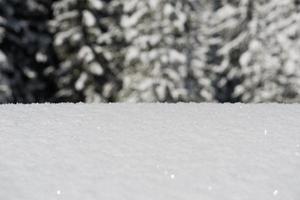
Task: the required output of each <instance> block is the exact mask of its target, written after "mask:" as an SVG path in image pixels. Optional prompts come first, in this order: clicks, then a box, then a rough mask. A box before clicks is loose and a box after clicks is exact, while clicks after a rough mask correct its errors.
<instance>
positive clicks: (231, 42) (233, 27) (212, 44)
mask: <svg viewBox="0 0 300 200" xmlns="http://www.w3.org/2000/svg"><path fill="white" fill-rule="evenodd" d="M211 3H212V9H213V12H212V13H211V16H210V18H209V20H208V21H209V25H208V31H207V32H206V38H207V40H208V46H209V49H208V51H207V54H206V56H207V58H206V59H207V67H208V68H209V71H210V73H211V74H212V77H213V78H212V81H213V85H214V90H215V98H216V100H217V101H219V102H227V101H230V102H236V101H239V99H238V98H236V97H235V96H234V91H235V88H236V87H237V86H238V85H239V84H240V82H241V66H240V63H239V60H240V57H241V55H242V54H243V52H245V51H246V50H247V46H248V43H249V41H250V40H251V34H250V31H249V26H250V22H251V20H252V12H253V5H252V4H253V1H251V0H241V1H236V0H214V1H212V2H211Z"/></svg>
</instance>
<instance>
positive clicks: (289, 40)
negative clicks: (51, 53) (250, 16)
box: [235, 0, 300, 102]
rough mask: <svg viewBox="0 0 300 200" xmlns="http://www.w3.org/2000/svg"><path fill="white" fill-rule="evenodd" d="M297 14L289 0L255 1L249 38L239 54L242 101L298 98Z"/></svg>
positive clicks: (299, 28)
mask: <svg viewBox="0 0 300 200" xmlns="http://www.w3.org/2000/svg"><path fill="white" fill-rule="evenodd" d="M299 22H300V14H299V5H298V4H297V2H296V1H293V0H284V1H276V0H273V1H265V0H261V1H257V2H256V3H255V15H254V20H253V25H252V29H253V30H252V32H253V40H252V41H251V42H250V43H249V47H248V50H247V51H246V52H245V53H244V54H243V55H242V56H241V59H240V63H241V66H242V74H243V81H242V83H241V84H240V85H239V87H237V88H236V91H235V94H236V95H240V97H241V100H242V101H244V102H299V101H300V82H299V78H300V68H299V65H300V58H299V55H298V54H299V52H300V42H299V41H300V26H299V24H300V23H299Z"/></svg>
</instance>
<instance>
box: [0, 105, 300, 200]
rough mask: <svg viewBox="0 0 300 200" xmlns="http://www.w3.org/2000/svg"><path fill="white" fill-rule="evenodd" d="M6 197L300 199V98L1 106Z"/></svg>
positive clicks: (0, 173) (0, 166)
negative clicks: (298, 101) (293, 101)
mask: <svg viewBox="0 0 300 200" xmlns="http://www.w3.org/2000/svg"><path fill="white" fill-rule="evenodd" d="M0 116H1V118H0V199H3V200H20V199H22V200H53V199H60V200H61V199H65V200H94V199H95V200H96V199H105V200H113V199H116V200H121V199H128V200H146V199H149V200H150V199H152V200H160V199H162V200H173V199H186V200H196V199H197V200H248V199H249V200H250V199H251V200H253V199H255V200H268V199H282V200H299V199H300V123H299V119H300V106H299V105H276V104H268V105H242V104H236V105H229V104H228V105H226V104H225V105H216V104H172V105H171V104H138V105H135V104H102V105H92V104H91V105H84V104H77V105H74V104H60V105H27V106H25V105H2V106H0Z"/></svg>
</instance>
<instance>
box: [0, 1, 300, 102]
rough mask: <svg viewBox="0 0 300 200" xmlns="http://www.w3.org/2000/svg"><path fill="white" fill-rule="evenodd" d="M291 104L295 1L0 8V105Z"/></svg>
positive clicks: (298, 26) (297, 61)
mask: <svg viewBox="0 0 300 200" xmlns="http://www.w3.org/2000/svg"><path fill="white" fill-rule="evenodd" d="M33 102H39V103H42V102H246V103H248V102H285V103H293V102H300V0H0V103H33Z"/></svg>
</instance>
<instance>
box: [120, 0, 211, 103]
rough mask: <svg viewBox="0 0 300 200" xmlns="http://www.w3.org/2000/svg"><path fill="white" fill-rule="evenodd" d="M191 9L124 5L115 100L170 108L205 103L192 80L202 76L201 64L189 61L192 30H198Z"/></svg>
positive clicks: (141, 1)
mask: <svg viewBox="0 0 300 200" xmlns="http://www.w3.org/2000/svg"><path fill="white" fill-rule="evenodd" d="M197 3H199V2H198V1H192V0H188V1H184V0H180V1H171V0H161V1H147V0H134V1H132V0H129V1H124V13H125V15H124V17H123V18H122V27H123V28H124V32H125V37H126V41H127V43H128V47H127V49H126V51H125V63H124V65H125V66H124V73H123V77H124V78H123V90H122V91H121V94H120V95H119V98H120V99H121V100H124V101H132V102H144V101H147V102H155V101H159V102H176V101H201V100H202V101H203V100H204V99H205V98H208V99H209V98H210V93H209V92H207V93H205V92H203V91H204V90H203V88H204V86H203V87H202V86H201V81H199V77H198V76H201V75H202V74H201V72H200V73H199V68H201V67H202V66H201V63H203V60H201V59H202V58H201V56H199V55H197V56H196V55H195V53H196V51H197V50H199V49H197V45H199V42H198V41H197V37H198V36H197V34H195V33H196V31H195V28H198V27H196V26H195V25H197V26H198V25H199V23H197V22H199V21H197V20H198V19H199V18H198V17H199V16H196V14H197V13H198V11H199V10H197V9H199V8H200V7H199V6H198V5H197ZM199 52H200V51H199ZM199 52H198V53H199ZM195 60H198V62H196V61H195ZM197 67H198V69H197ZM194 72H197V73H194ZM199 83H200V84H199ZM193 88H194V89H193Z"/></svg>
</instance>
